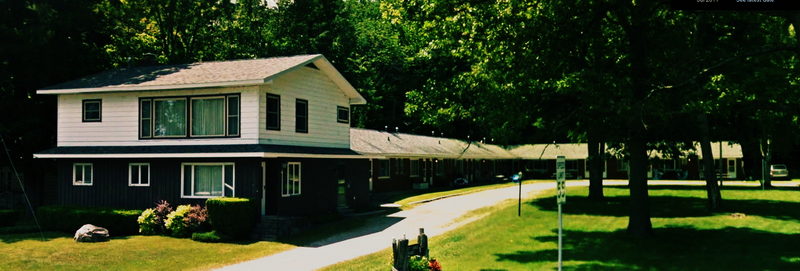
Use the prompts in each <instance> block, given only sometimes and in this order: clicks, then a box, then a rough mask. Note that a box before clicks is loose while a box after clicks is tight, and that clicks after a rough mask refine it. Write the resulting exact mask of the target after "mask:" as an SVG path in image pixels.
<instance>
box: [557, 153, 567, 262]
mask: <svg viewBox="0 0 800 271" xmlns="http://www.w3.org/2000/svg"><path fill="white" fill-rule="evenodd" d="M565 160H566V158H565V157H564V156H558V157H556V189H557V190H558V192H557V194H556V202H557V203H558V271H561V268H562V267H563V260H562V258H563V253H564V252H563V251H564V250H563V247H564V245H563V233H562V231H563V229H564V220H563V218H562V216H561V205H564V203H565V202H566V201H567V187H566V185H564V180H565V179H566V177H567V176H566V161H565Z"/></svg>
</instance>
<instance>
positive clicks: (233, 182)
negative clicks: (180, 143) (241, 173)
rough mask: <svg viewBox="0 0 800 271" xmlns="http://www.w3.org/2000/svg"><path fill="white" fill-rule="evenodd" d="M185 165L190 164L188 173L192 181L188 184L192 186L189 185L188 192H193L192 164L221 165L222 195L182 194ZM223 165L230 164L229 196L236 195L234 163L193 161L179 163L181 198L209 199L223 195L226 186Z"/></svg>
mask: <svg viewBox="0 0 800 271" xmlns="http://www.w3.org/2000/svg"><path fill="white" fill-rule="evenodd" d="M186 166H192V170H191V172H189V174H192V178H191V179H192V183H191V184H190V185H192V187H191V189H189V192H190V193H194V166H221V167H222V196H211V195H209V196H195V195H184V194H183V191H184V189H185V185H186V184H185V180H186V176H185V174H186V170H185V169H186ZM225 166H231V167H232V168H233V173H231V178H233V180H231V183H232V185H231V186H230V189H231V197H236V163H230V162H203V163H194V162H190V163H181V191H180V193H181V198H182V199H210V198H221V197H225V187H226V186H228V185H227V184H226V183H225Z"/></svg>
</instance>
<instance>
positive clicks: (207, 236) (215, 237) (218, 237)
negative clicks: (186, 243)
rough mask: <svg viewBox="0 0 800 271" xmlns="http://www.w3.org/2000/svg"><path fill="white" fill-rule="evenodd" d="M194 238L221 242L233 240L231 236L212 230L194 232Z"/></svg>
mask: <svg viewBox="0 0 800 271" xmlns="http://www.w3.org/2000/svg"><path fill="white" fill-rule="evenodd" d="M192 240H195V241H198V242H206V243H220V242H226V241H229V240H231V238H230V237H228V236H225V235H222V234H219V233H217V231H210V232H195V233H193V234H192Z"/></svg>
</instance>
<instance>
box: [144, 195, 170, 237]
mask: <svg viewBox="0 0 800 271" xmlns="http://www.w3.org/2000/svg"><path fill="white" fill-rule="evenodd" d="M171 212H172V207H171V206H169V203H168V202H167V201H165V200H162V201H160V202H158V203H157V204H156V208H151V209H147V210H144V212H142V215H140V216H139V218H138V219H137V220H136V221H137V222H139V232H140V233H141V234H162V233H165V232H166V228H165V227H164V220H166V219H167V215H168V214H169V213H171Z"/></svg>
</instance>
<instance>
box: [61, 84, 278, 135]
mask: <svg viewBox="0 0 800 271" xmlns="http://www.w3.org/2000/svg"><path fill="white" fill-rule="evenodd" d="M258 89H259V88H258V87H257V86H248V87H230V88H209V89H195V90H170V91H163V90H162V91H146V92H116V93H97V94H63V95H58V117H57V118H58V122H57V140H56V144H57V146H59V147H63V146H134V145H135V146H143V145H218V144H257V143H258V129H259V126H258V122H259V119H261V118H263V116H260V115H258V114H259V113H258V107H259V105H258V101H257V100H256V99H258V97H259V91H258ZM233 93H239V94H240V95H241V97H240V105H241V109H240V118H241V120H240V133H241V136H240V137H237V138H209V139H200V138H187V139H139V97H164V96H182V95H187V96H192V95H208V94H233ZM85 99H102V109H101V110H102V111H101V121H100V122H83V121H82V116H81V114H82V110H83V109H82V108H81V107H82V101H83V100H85Z"/></svg>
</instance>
